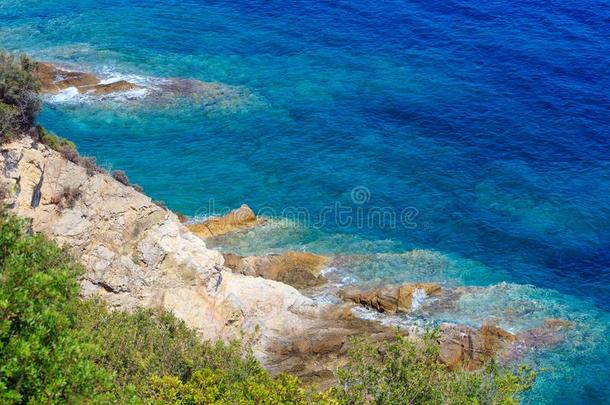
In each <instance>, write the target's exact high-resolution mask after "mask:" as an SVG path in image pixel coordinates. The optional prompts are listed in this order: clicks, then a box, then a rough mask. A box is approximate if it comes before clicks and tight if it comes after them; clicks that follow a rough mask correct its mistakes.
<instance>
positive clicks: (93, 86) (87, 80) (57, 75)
mask: <svg viewBox="0 0 610 405" xmlns="http://www.w3.org/2000/svg"><path fill="white" fill-rule="evenodd" d="M35 75H36V77H37V78H38V80H39V81H40V84H41V91H42V92H43V93H48V94H57V93H59V92H61V91H63V90H66V89H68V88H71V87H73V88H76V89H77V90H78V92H79V93H80V94H91V95H95V96H105V95H108V94H113V93H124V92H127V91H131V90H137V89H140V86H138V85H136V84H134V83H130V82H128V81H126V80H118V81H115V82H112V83H102V80H101V79H100V78H99V77H97V76H96V75H94V74H92V73H86V72H77V71H70V70H65V69H61V68H59V67H56V66H54V65H52V64H50V63H45V62H38V63H37V66H36V69H35Z"/></svg>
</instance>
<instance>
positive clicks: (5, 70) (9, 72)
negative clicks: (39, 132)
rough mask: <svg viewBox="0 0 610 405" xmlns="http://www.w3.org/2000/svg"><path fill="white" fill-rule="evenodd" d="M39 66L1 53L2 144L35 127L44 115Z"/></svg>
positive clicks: (0, 128) (24, 57)
mask: <svg viewBox="0 0 610 405" xmlns="http://www.w3.org/2000/svg"><path fill="white" fill-rule="evenodd" d="M34 68H35V63H34V62H32V61H31V60H30V59H29V58H27V57H26V56H21V57H19V58H18V57H16V56H15V55H11V54H9V53H6V52H2V51H0V141H2V140H6V139H9V138H10V137H11V136H13V135H16V134H18V133H20V132H23V131H27V130H29V129H30V128H31V126H32V124H33V123H34V120H35V119H36V117H37V116H38V113H39V112H40V107H41V102H40V98H39V96H38V93H39V91H40V83H39V82H38V80H37V79H36V78H35V76H34V74H33V71H34Z"/></svg>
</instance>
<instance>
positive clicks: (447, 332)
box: [440, 324, 518, 370]
mask: <svg viewBox="0 0 610 405" xmlns="http://www.w3.org/2000/svg"><path fill="white" fill-rule="evenodd" d="M517 340H518V339H517V336H515V335H513V334H512V333H510V332H507V331H505V330H504V329H501V328H499V327H497V326H494V325H490V324H484V325H483V326H481V328H480V329H479V330H475V329H472V328H469V327H467V326H463V325H453V324H443V325H441V341H440V359H441V361H442V362H443V363H445V364H446V365H447V366H448V367H449V368H451V369H453V368H456V367H460V366H462V367H464V368H466V369H467V370H474V369H477V368H479V367H481V366H482V365H483V364H484V363H485V362H486V361H487V360H489V359H491V358H506V356H508V354H509V352H510V348H511V346H512V345H513V343H515V342H516V341H517Z"/></svg>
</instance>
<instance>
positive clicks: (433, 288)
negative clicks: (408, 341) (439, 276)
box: [341, 283, 441, 314]
mask: <svg viewBox="0 0 610 405" xmlns="http://www.w3.org/2000/svg"><path fill="white" fill-rule="evenodd" d="M440 291H441V286H440V285H438V284H436V283H406V284H403V285H400V286H394V285H385V286H382V287H380V288H375V289H372V290H361V289H359V288H349V289H346V290H345V291H343V292H342V293H341V296H342V297H343V298H344V299H346V300H349V301H352V302H355V303H356V304H360V305H364V306H366V307H369V308H373V309H375V310H377V311H379V312H387V313H391V314H394V313H397V312H402V313H409V312H411V311H413V310H414V309H417V307H418V305H419V302H420V301H421V300H423V299H424V298H425V297H427V296H429V295H435V294H438V293H439V292H440Z"/></svg>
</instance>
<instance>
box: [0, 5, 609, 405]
mask: <svg viewBox="0 0 610 405" xmlns="http://www.w3.org/2000/svg"><path fill="white" fill-rule="evenodd" d="M609 39H610V6H609V5H608V3H605V2H602V1H595V0H584V1H582V2H568V1H565V0H561V1H559V0H551V1H544V2H540V1H538V2H534V1H522V0H517V1H512V2H508V1H482V0H469V1H465V2H456V1H449V0H448V1H439V0H427V1H385V2H378V1H370V0H352V1H334V2H323V1H313V0H305V1H301V2H285V1H284V2H277V1H237V2H230V1H207V2H204V1H200V0H198V1H196V0H188V1H171V0H162V1H156V2H152V1H127V0H125V1H115V0H112V1H104V2H99V1H83V0H81V1H76V0H64V1H49V0H39V1H29V0H23V1H16V0H12V1H11V0H0V47H5V48H7V49H9V50H13V51H23V52H28V53H30V54H32V55H33V56H34V57H36V58H38V59H42V60H51V61H55V62H64V63H68V64H71V65H72V66H74V67H77V68H80V69H88V70H93V71H96V72H98V73H101V74H106V75H110V76H117V75H122V76H127V77H129V78H134V77H135V78H138V80H156V79H151V78H169V77H179V78H189V79H198V80H202V81H205V82H213V83H217V84H219V85H220V86H221V88H222V89H224V90H222V92H221V97H215V98H210V97H202V98H200V99H197V100H193V99H176V100H164V101H163V102H154V103H153V102H147V101H146V100H143V101H131V102H121V101H118V100H106V101H99V100H98V101H96V100H86V101H83V100H68V101H60V100H57V99H54V100H48V103H47V106H46V109H45V111H44V113H43V115H42V117H41V118H40V120H41V122H42V123H43V124H44V125H45V126H47V127H48V128H49V129H51V130H53V131H55V132H57V133H59V134H61V135H63V136H66V137H69V138H70V139H72V140H74V141H75V142H76V143H77V145H78V147H79V149H80V151H81V152H82V153H83V154H90V155H94V156H96V157H97V158H98V161H99V162H100V163H102V164H103V165H104V166H106V167H109V168H121V169H124V170H125V171H126V172H127V174H128V176H129V178H130V179H131V180H132V181H133V182H135V183H138V184H140V185H142V186H143V187H144V188H145V190H146V192H147V193H148V194H149V195H151V196H152V197H153V198H155V199H159V200H163V201H165V202H166V203H167V204H168V206H169V207H170V208H172V209H174V210H177V211H181V212H183V213H185V214H188V215H207V214H210V211H213V212H211V213H219V212H221V211H224V210H226V209H228V208H234V207H236V206H238V205H240V204H242V203H244V202H245V203H248V204H249V205H251V206H252V207H253V208H254V209H255V210H259V211H263V212H264V213H267V214H269V215H272V216H275V217H282V216H288V217H291V218H292V219H301V220H302V221H301V222H305V223H304V224H301V225H302V226H297V225H290V224H291V223H290V224H288V225H287V224H284V226H277V227H267V228H264V229H258V230H254V231H252V232H249V233H247V234H245V235H241V236H239V237H238V238H234V239H230V240H229V239H227V240H224V241H222V242H221V243H220V246H221V247H223V248H225V249H231V250H236V251H239V252H242V253H263V252H267V251H272V250H281V249H286V248H297V249H307V250H312V251H317V252H321V253H392V254H396V253H399V252H405V251H408V250H410V249H413V248H419V249H429V250H433V251H435V252H438V253H439V254H440V255H443V256H444V257H446V258H448V260H449V261H450V262H451V270H445V271H444V272H442V274H440V273H439V274H436V277H437V278H441V279H442V278H443V277H444V278H446V279H447V282H450V283H454V284H472V285H492V286H495V287H492V288H491V290H490V291H491V292H490V293H489V295H488V296H486V297H479V298H478V299H476V300H474V301H473V302H467V303H464V308H463V310H462V311H461V312H460V313H456V314H445V315H444V316H445V318H443V319H444V320H459V321H464V322H470V323H473V324H477V323H480V322H481V321H482V320H483V318H485V317H486V316H488V315H489V316H497V317H499V318H500V319H501V322H503V323H504V325H505V326H506V327H508V328H511V330H520V329H523V328H525V327H526V326H536V322H541V320H542V319H543V317H544V316H549V315H553V316H563V317H567V318H569V319H572V320H574V321H575V322H577V324H578V325H579V326H578V328H577V329H578V330H577V331H574V333H573V335H571V336H570V342H569V343H568V344H566V345H564V346H562V347H561V348H559V349H556V350H553V351H548V352H544V353H539V354H536V355H535V356H533V359H532V360H531V361H533V362H534V364H537V365H540V366H541V367H545V368H546V369H547V370H550V371H547V372H545V373H543V375H542V376H541V378H540V379H539V382H538V383H537V385H536V388H535V389H534V391H533V392H532V393H530V394H528V396H527V397H526V400H527V401H528V402H535V403H593V402H595V403H602V402H607V401H608V398H609V397H610V388H609V387H608V381H609V380H610V375H609V371H608V370H609V369H610V360H609V359H608V358H609V357H610V356H609V354H610V353H609V349H608V344H609V342H608V338H607V335H608V328H609V325H610V321H609V319H610V318H609V314H608V311H609V310H610V298H609V297H610V96H609V94H610V90H609V89H610V73H608V68H609V66H610V40H609ZM354 189H356V192H355V194H354V193H352V191H353V190H354ZM358 192H362V194H358ZM360 197H362V198H363V199H362V200H359V199H358V198H360ZM354 198H355V200H354ZM210 201H213V204H212V203H210ZM335 204H340V205H341V207H342V208H347V209H351V210H352V211H351V215H349V216H348V217H349V218H351V222H347V223H345V221H343V220H338V218H336V217H335V216H333V215H330V216H328V215H326V220H325V221H320V217H322V216H324V215H325V214H324V213H326V212H327V211H325V210H326V208H328V207H336V205H335ZM210 207H212V208H211V209H210ZM381 208H382V209H383V210H384V212H393V213H395V214H396V215H397V218H398V217H399V216H400V213H401V212H406V213H407V215H408V221H406V222H408V226H404V224H403V223H401V222H400V221H399V220H398V219H397V220H396V221H395V223H393V222H392V221H386V222H385V223H381V222H380V221H375V220H373V223H372V225H371V226H368V224H366V221H365V223H364V224H363V223H359V222H358V220H357V218H359V217H358V215H360V214H362V213H364V214H363V215H364V217H365V218H366V215H367V214H368V215H371V212H372V210H376V209H381ZM359 210H360V211H359ZM295 212H298V213H300V214H299V215H297V216H298V218H294V217H295V215H290V214H293V213H295ZM303 213H306V214H307V215H308V216H306V217H303V215H302V214H303ZM282 214H284V215H282ZM287 214H288V215H287ZM303 219H304V220H303ZM314 225H315V226H314ZM318 225H319V226H318ZM393 225H395V226H393ZM352 271H353V275H354V277H356V278H357V280H360V281H362V282H365V281H371V280H381V281H400V280H403V279H409V277H411V276H413V275H412V274H410V273H408V272H407V271H406V270H405V267H404V266H403V265H402V264H401V263H400V261H398V262H397V261H396V260H394V259H380V260H379V262H378V263H376V264H375V265H365V266H363V267H361V268H354V269H352ZM413 277H415V276H413ZM501 282H507V283H509V284H500V286H505V287H506V286H508V287H506V288H504V289H503V290H502V291H504V292H498V291H497V290H496V289H497V288H498V283H501ZM507 307H514V308H521V309H523V308H528V310H527V311H525V310H524V311H523V317H521V318H518V319H512V318H510V319H509V318H506V317H505V316H504V315H505V314H504V313H503V312H502V311H501V309H502V308H504V309H505V308H507ZM538 326H539V325H538Z"/></svg>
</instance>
